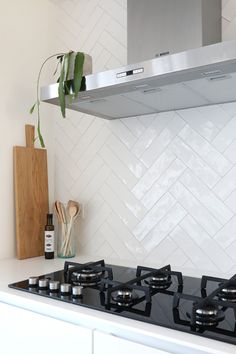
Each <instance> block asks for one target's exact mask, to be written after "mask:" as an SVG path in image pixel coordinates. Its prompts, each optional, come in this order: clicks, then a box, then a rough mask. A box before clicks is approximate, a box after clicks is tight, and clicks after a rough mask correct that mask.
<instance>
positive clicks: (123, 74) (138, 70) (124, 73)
mask: <svg viewBox="0 0 236 354" xmlns="http://www.w3.org/2000/svg"><path fill="white" fill-rule="evenodd" d="M143 72H144V68H137V69H133V70H128V71H122V72H121V73H117V74H116V77H117V79H120V78H121V77H126V76H131V75H135V74H141V73H143Z"/></svg>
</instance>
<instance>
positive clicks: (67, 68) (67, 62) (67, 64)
mask: <svg viewBox="0 0 236 354" xmlns="http://www.w3.org/2000/svg"><path fill="white" fill-rule="evenodd" d="M72 53H74V52H73V51H71V52H69V53H68V59H67V61H66V68H65V80H68V77H69V74H70V63H71V59H72Z"/></svg>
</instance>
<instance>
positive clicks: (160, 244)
mask: <svg viewBox="0 0 236 354" xmlns="http://www.w3.org/2000/svg"><path fill="white" fill-rule="evenodd" d="M52 1H53V2H54V3H55V9H56V10H57V16H58V31H57V38H56V40H57V45H58V47H59V48H60V49H65V48H67V49H77V50H83V51H86V52H88V53H89V54H91V55H92V57H93V63H94V70H93V71H94V72H97V71H99V70H104V69H110V68H114V67H116V66H119V65H123V64H125V63H126V52H127V50H126V32H127V28H126V21H127V13H126V12H127V8H126V0H77V1H76V0H52ZM81 14H82V15H81ZM62 24H63V26H62ZM233 37H234V38H235V37H236V0H224V1H223V38H224V39H228V38H233ZM55 160H56V175H55V197H56V198H57V199H61V200H64V201H66V200H68V199H71V198H72V199H76V200H78V201H79V202H82V203H84V204H85V219H84V220H81V223H80V235H79V244H78V251H79V253H86V254H92V255H94V257H95V258H99V257H105V258H106V257H116V258H118V257H119V258H121V259H132V260H134V261H137V263H142V262H156V263H158V264H160V263H163V264H164V263H171V264H172V265H174V266H185V267H189V268H195V269H196V268H200V269H203V270H205V271H207V270H209V271H210V270H213V271H215V270H220V271H226V272H235V271H236V104H223V105H217V106H212V107H201V108H194V109H188V110H179V111H176V112H168V113H161V114H155V115H149V116H142V117H132V118H127V119H121V120H115V121H105V120H103V119H100V118H96V117H93V116H88V115H86V114H80V113H77V112H69V111H68V114H67V119H66V120H62V119H57V120H56V126H55Z"/></svg>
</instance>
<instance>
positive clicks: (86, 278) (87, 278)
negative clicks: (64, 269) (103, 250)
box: [71, 268, 103, 286]
mask: <svg viewBox="0 0 236 354" xmlns="http://www.w3.org/2000/svg"><path fill="white" fill-rule="evenodd" d="M102 274H103V273H102V271H100V270H98V269H90V268H86V269H81V270H79V271H77V272H73V273H72V275H71V280H72V282H73V284H75V285H80V286H94V285H97V284H99V283H100V282H101V278H102Z"/></svg>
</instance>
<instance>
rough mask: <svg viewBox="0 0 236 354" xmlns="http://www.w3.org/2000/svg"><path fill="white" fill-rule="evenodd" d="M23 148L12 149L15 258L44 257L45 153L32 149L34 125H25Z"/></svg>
mask: <svg viewBox="0 0 236 354" xmlns="http://www.w3.org/2000/svg"><path fill="white" fill-rule="evenodd" d="M25 137H26V147H21V146H14V148H13V159H14V187H15V214H16V241H17V257H18V258H19V259H24V258H30V257H37V256H42V255H43V254H44V225H45V223H46V214H47V213H48V211H49V207H48V172H47V151H46V150H45V149H36V148H34V126H32V125H26V126H25Z"/></svg>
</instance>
